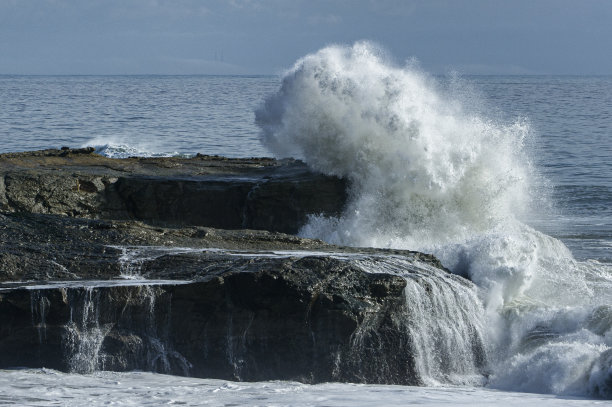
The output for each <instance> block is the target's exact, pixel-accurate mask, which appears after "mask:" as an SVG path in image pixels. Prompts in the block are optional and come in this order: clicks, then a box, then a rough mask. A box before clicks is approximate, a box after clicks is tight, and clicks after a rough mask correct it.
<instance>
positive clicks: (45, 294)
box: [0, 149, 482, 384]
mask: <svg viewBox="0 0 612 407" xmlns="http://www.w3.org/2000/svg"><path fill="white" fill-rule="evenodd" d="M345 199H346V193H345V185H344V182H343V181H342V180H338V179H335V178H330V177H325V176H322V175H319V174H313V173H311V172H309V171H308V169H307V168H306V167H305V166H304V165H303V164H301V163H299V162H296V161H288V162H278V161H274V160H271V159H225V158H221V157H208V156H199V157H194V158H190V159H187V158H155V159H141V158H130V159H125V160H111V159H108V158H105V157H101V156H99V155H96V154H94V153H93V152H92V151H91V150H89V149H81V150H48V151H40V152H29V153H16V154H4V155H0V210H1V212H0V368H8V367H18V366H27V367H48V368H55V369H60V370H68V371H77V372H91V371H93V370H97V369H107V370H131V369H145V370H151V371H157V372H164V373H172V374H182V375H191V376H198V377H214V378H224V379H235V380H271V379H286V380H299V381H303V382H321V381H330V380H334V381H350V382H369V383H397V384H419V383H421V377H419V375H418V372H417V369H416V364H415V360H414V358H415V356H414V355H415V351H414V346H415V344H414V343H413V340H412V338H411V335H410V327H409V326H408V324H409V321H410V316H411V313H413V312H414V311H413V310H410V309H408V308H407V306H406V292H405V290H404V287H405V286H406V284H407V282H406V281H407V280H406V279H405V277H400V276H399V275H394V274H386V273H370V272H366V270H364V268H363V267H360V266H359V264H358V262H355V261H353V260H352V259H353V258H355V257H360V256H361V257H367V258H368V261H369V262H370V263H371V264H374V265H375V264H376V261H377V259H378V258H381V257H384V256H388V255H391V254H392V255H393V256H396V257H398V258H402V259H404V260H406V264H409V266H406V267H407V268H408V269H404V270H402V272H403V273H405V274H406V275H410V274H411V273H414V280H415V281H422V282H421V283H420V284H425V285H426V284H428V283H427V279H426V278H424V277H423V276H424V275H426V273H427V270H431V273H434V272H435V273H443V274H444V273H446V271H445V270H444V269H443V268H442V266H441V265H440V263H439V262H438V261H437V260H436V259H435V258H434V257H432V256H429V255H425V254H422V253H417V252H408V251H386V250H376V249H355V248H345V247H336V246H332V245H328V244H326V243H324V242H321V241H317V240H310V239H302V238H299V237H296V236H292V235H287V234H283V233H279V232H278V231H287V232H294V231H296V230H297V229H298V228H299V227H300V226H301V224H302V223H303V222H304V220H305V218H306V216H307V215H308V214H311V213H325V214H329V215H333V214H335V213H337V212H339V211H340V210H341V208H342V206H343V204H344V201H345ZM66 215H67V216H66ZM121 219H122V220H121ZM219 227H221V228H225V229H236V230H224V229H218V228H219ZM244 227H249V228H259V229H267V230H247V229H244ZM423 270H425V271H423ZM424 273H425V274H424ZM453 278H454V279H460V278H459V277H456V276H453ZM464 284H465V286H466V287H469V286H470V283H469V282H468V281H465V282H464ZM429 291H431V290H429ZM429 291H428V290H425V292H429ZM480 351H481V349H480V350H479V348H478V346H475V352H480ZM481 359H482V357H481Z"/></svg>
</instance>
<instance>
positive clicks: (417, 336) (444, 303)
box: [355, 256, 487, 385]
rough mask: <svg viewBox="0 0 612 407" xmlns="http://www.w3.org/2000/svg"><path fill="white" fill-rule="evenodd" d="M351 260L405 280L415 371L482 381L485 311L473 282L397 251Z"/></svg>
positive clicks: (434, 377) (427, 380) (437, 378)
mask: <svg viewBox="0 0 612 407" xmlns="http://www.w3.org/2000/svg"><path fill="white" fill-rule="evenodd" d="M355 263H356V264H358V265H359V266H360V267H362V268H363V269H364V270H365V271H367V272H375V273H389V274H396V275H399V276H401V277H403V278H404V279H405V280H406V288H405V290H404V292H405V295H406V310H405V311H406V313H405V318H406V321H404V324H405V327H406V329H407V330H408V333H409V337H410V340H411V341H412V345H413V350H414V358H415V366H416V369H415V370H416V372H415V373H416V374H417V375H418V376H419V378H420V379H421V381H422V382H423V383H424V384H427V385H434V384H440V383H452V384H482V383H483V382H484V376H483V373H484V369H486V364H487V349H486V343H487V342H486V330H485V323H484V315H485V313H484V309H483V306H482V302H481V301H480V299H479V298H478V294H477V288H476V286H475V285H473V284H472V283H470V282H469V281H467V280H465V279H463V278H460V277H458V276H455V275H452V274H449V273H446V272H444V271H443V270H441V269H438V268H435V267H431V266H428V265H426V264H419V263H415V262H414V261H410V260H407V259H406V258H402V257H398V256H397V257H394V256H387V257H378V258H375V259H372V258H364V259H359V260H357V261H355ZM408 270H410V271H409V272H408Z"/></svg>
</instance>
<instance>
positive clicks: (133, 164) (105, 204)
mask: <svg viewBox="0 0 612 407" xmlns="http://www.w3.org/2000/svg"><path fill="white" fill-rule="evenodd" d="M345 201H346V183H345V181H343V180H340V179H338V178H335V177H328V176H324V175H321V174H316V173H313V172H311V171H310V170H308V168H307V167H306V165H305V164H303V163H301V162H299V161H295V160H287V161H282V162H279V161H276V160H273V159H268V158H251V159H228V158H224V157H217V156H196V157H193V158H180V157H171V158H129V159H123V160H117V159H110V158H106V157H103V156H100V155H98V154H95V153H93V149H91V148H89V149H76V150H70V149H67V150H44V151H36V152H25V153H9V154H2V155H0V211H3V212H28V213H47V214H60V215H67V216H76V217H85V218H94V219H123V220H128V219H135V220H140V221H144V222H147V223H150V224H154V225H163V226H186V225H190V226H209V227H215V228H223V229H244V228H249V229H262V230H270V231H279V232H285V233H296V232H297V231H298V229H299V228H300V227H301V226H302V225H303V224H304V223H305V222H306V219H307V216H308V215H309V214H320V213H323V214H328V215H336V214H338V213H340V212H341V211H342V208H343V206H344V203H345Z"/></svg>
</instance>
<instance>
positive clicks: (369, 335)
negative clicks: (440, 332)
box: [0, 257, 419, 384]
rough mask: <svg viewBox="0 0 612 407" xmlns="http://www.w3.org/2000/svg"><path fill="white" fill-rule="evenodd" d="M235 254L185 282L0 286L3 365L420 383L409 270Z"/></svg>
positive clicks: (0, 361) (239, 377)
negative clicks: (407, 293)
mask: <svg viewBox="0 0 612 407" xmlns="http://www.w3.org/2000/svg"><path fill="white" fill-rule="evenodd" d="M166 260H168V259H166ZM235 263H236V264H234V267H232V268H231V269H228V268H227V267H226V265H225V264H222V263H220V264H219V265H218V266H214V265H211V266H212V267H209V268H208V273H207V274H206V276H205V277H202V278H201V280H198V281H194V282H191V283H187V284H172V283H171V282H167V283H164V284H160V285H132V286H106V287H97V288H91V287H89V288H86V287H72V288H70V287H62V288H46V289H36V288H32V289H25V288H19V289H11V290H5V291H3V292H0V352H1V355H2V356H0V367H9V366H34V367H36V366H45V367H49V368H55V369H60V370H71V371H77V372H91V371H93V370H97V369H106V370H120V371H121V370H132V369H144V370H151V371H157V372H163V373H173V374H181V375H191V376H198V377H215V378H223V379H233V380H262V379H266V380H270V379H289V380H299V381H303V382H321V381H330V380H335V381H352V382H378V383H404V384H417V383H419V379H418V377H417V375H415V374H414V371H413V366H414V361H413V360H412V359H413V356H412V354H413V352H411V342H410V337H409V336H408V334H407V329H406V326H405V321H406V320H407V319H406V317H405V315H404V313H405V307H404V299H403V288H404V286H405V281H404V280H403V279H402V278H400V277H396V276H389V275H377V274H367V273H363V272H362V271H361V270H358V269H355V268H352V267H350V265H348V264H346V263H345V262H342V261H340V260H334V259H329V258H323V257H306V258H299V259H296V258H286V259H268V260H267V261H264V262H261V261H256V262H253V261H252V260H251V261H244V260H243V261H236V262H235Z"/></svg>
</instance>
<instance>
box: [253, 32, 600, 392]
mask: <svg viewBox="0 0 612 407" xmlns="http://www.w3.org/2000/svg"><path fill="white" fill-rule="evenodd" d="M457 83H458V82H456V81H455V82H453V86H457ZM458 86H460V85H458ZM452 93H454V94H457V93H461V92H457V90H456V89H455V90H454V91H453V92H444V91H443V90H441V87H440V85H438V84H436V82H435V81H434V80H433V79H432V78H430V77H428V76H427V75H425V74H423V73H421V72H419V71H418V70H415V69H413V68H411V67H404V68H402V67H397V66H393V65H392V64H390V63H389V62H388V61H387V60H386V58H385V57H384V53H382V52H380V51H379V50H378V49H377V48H376V47H375V46H373V45H372V44H369V43H366V42H358V43H356V44H354V45H353V46H350V47H343V46H331V47H327V48H324V49H322V50H320V51H318V52H317V53H314V54H311V55H307V56H305V57H304V58H302V59H300V60H299V61H297V62H296V64H295V65H294V66H293V68H292V69H290V70H289V71H288V72H286V73H285V75H284V77H283V79H282V84H281V87H280V89H279V90H278V92H276V93H275V94H272V95H270V96H269V97H268V98H267V99H266V101H265V103H264V104H263V105H262V106H261V107H260V108H259V109H258V110H257V111H256V122H257V124H258V125H259V127H260V128H261V134H262V141H263V143H264V145H265V146H267V147H268V148H269V149H270V150H271V151H273V152H274V153H275V154H276V156H277V157H290V156H291V157H296V158H300V159H302V160H304V161H305V162H306V163H308V165H309V166H310V167H311V168H313V169H314V170H317V171H321V172H323V173H326V174H330V175H337V176H340V177H344V178H346V179H348V180H349V181H350V184H351V187H350V197H351V199H350V201H349V203H348V204H347V206H346V208H345V210H344V213H343V214H342V215H341V216H339V217H337V218H325V217H321V216H313V217H311V218H310V220H309V222H308V224H307V225H306V226H305V227H304V228H303V229H302V230H301V232H300V233H301V234H302V235H304V236H308V237H316V238H321V239H324V240H327V241H329V242H333V243H338V244H346V245H355V246H375V247H393V248H407V249H412V250H420V251H425V252H430V253H434V254H435V255H437V256H438V257H439V258H440V259H441V260H442V262H443V263H444V264H445V265H446V266H447V267H449V268H450V269H451V270H452V271H453V272H454V273H457V274H459V275H462V276H465V277H468V278H470V279H471V280H472V281H473V282H475V283H476V284H477V285H478V286H479V287H480V289H481V290H480V297H481V299H482V301H483V304H484V308H483V314H485V315H486V318H488V322H487V326H488V328H489V329H488V330H489V332H488V340H489V341H490V344H489V347H490V348H491V349H493V351H492V353H491V360H490V370H491V376H490V384H491V385H492V386H496V387H503V388H510V389H516V390H528V391H543V392H553V393H558V394H584V393H588V392H590V393H591V394H596V395H600V396H603V397H612V367H611V366H610V360H611V358H610V356H609V354H610V352H611V351H610V349H611V348H612V327H611V326H610V325H609V324H608V325H605V324H604V327H603V328H598V329H595V330H594V329H593V328H592V325H589V323H588V320H589V318H587V317H584V315H593V314H595V313H597V312H598V311H597V310H600V309H601V307H602V306H603V307H605V306H609V305H610V304H612V271H611V270H610V265H609V264H608V265H606V264H601V263H598V262H596V261H587V262H579V261H576V260H575V259H574V258H573V256H572V254H571V253H570V251H569V250H568V249H567V248H566V247H565V246H564V245H563V244H562V243H561V242H560V241H559V240H557V239H554V238H552V237H550V236H547V235H545V234H543V233H541V232H538V231H537V230H535V229H533V228H532V227H530V226H528V225H527V224H525V223H524V222H523V221H522V220H523V219H527V218H531V219H533V218H536V219H537V217H538V213H537V212H534V211H533V208H534V207H537V206H539V205H537V204H534V202H535V203H537V202H538V200H540V198H541V195H542V194H543V191H541V190H539V189H538V186H540V185H542V184H543V183H542V181H541V179H540V178H539V177H538V174H537V170H536V169H535V168H534V166H533V165H532V164H531V161H530V159H529V151H527V148H526V144H527V143H526V140H527V139H528V138H529V137H530V136H531V134H532V131H531V129H530V126H529V125H528V122H527V121H525V120H523V119H518V120H516V121H515V122H509V123H507V122H500V121H497V120H493V119H491V118H489V116H487V115H486V114H483V113H482V112H479V111H478V109H475V108H473V107H471V106H467V107H466V105H465V100H463V101H462V100H459V99H456V98H453V97H451V96H450V94H452ZM477 104H478V103H477ZM599 312H600V313H601V311H599ZM581 315H582V316H583V317H581ZM604 320H605V318H604ZM559 321H565V322H564V323H561V322H559ZM597 326H599V325H597ZM427 363H429V362H427ZM553 373H554V374H553Z"/></svg>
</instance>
